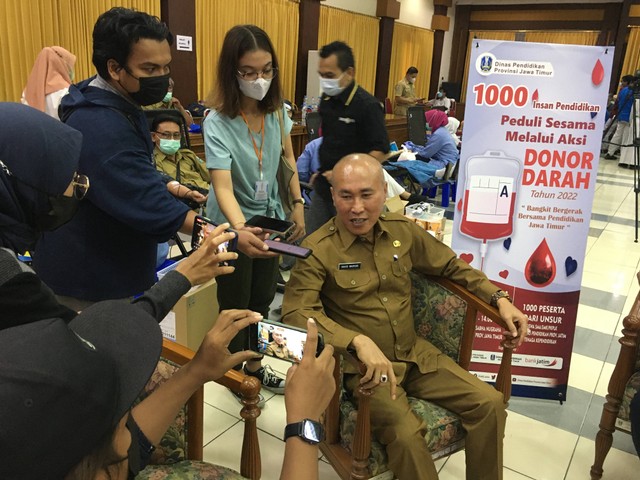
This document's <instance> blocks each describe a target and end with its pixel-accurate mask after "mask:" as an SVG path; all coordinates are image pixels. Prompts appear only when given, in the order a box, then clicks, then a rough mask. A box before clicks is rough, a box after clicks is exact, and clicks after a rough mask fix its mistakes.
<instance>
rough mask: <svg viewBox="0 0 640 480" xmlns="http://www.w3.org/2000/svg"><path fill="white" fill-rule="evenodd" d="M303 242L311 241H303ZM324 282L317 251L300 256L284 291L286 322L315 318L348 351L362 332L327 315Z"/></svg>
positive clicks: (330, 339) (337, 345)
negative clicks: (345, 326)
mask: <svg viewBox="0 0 640 480" xmlns="http://www.w3.org/2000/svg"><path fill="white" fill-rule="evenodd" d="M418 228H419V227H418ZM434 240H435V239H434ZM303 246H309V245H305V243H303ZM324 282H325V269H324V267H323V266H322V262H321V261H320V260H319V259H318V258H317V257H316V256H315V254H312V255H311V256H310V257H309V258H307V259H301V258H299V259H298V260H296V266H295V267H294V269H293V270H292V271H291V277H290V278H289V281H288V282H287V288H286V289H285V292H284V298H283V301H282V322H283V323H287V324H290V325H294V326H296V327H300V328H304V327H305V325H306V322H307V319H309V318H314V319H315V320H316V323H317V324H318V329H319V330H320V332H321V333H322V335H324V342H325V344H331V345H333V346H334V347H335V348H336V349H337V350H338V351H346V349H347V348H348V347H349V345H350V344H351V341H352V340H353V338H354V337H355V336H357V335H358V334H359V333H358V332H356V331H353V330H349V329H348V328H344V327H342V326H341V325H340V324H338V323H336V322H334V321H333V320H332V319H331V318H329V317H328V316H327V314H326V313H325V311H324V307H323V305H322V301H321V300H320V291H321V290H322V285H323V284H324Z"/></svg>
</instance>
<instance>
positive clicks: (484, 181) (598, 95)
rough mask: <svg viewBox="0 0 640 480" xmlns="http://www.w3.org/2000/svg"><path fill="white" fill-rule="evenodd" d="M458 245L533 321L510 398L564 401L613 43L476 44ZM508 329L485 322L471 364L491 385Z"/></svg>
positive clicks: (460, 189)
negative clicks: (599, 45)
mask: <svg viewBox="0 0 640 480" xmlns="http://www.w3.org/2000/svg"><path fill="white" fill-rule="evenodd" d="M471 48H472V52H471V56H470V57H471V59H470V66H469V78H468V88H467V94H466V107H465V118H464V129H463V136H462V151H461V156H460V168H459V171H458V187H457V196H456V198H457V203H456V213H455V215H454V226H453V239H452V246H453V249H454V250H455V251H456V253H457V254H458V255H459V257H460V258H462V259H463V260H465V261H467V262H468V263H469V264H471V265H472V266H474V267H476V268H478V269H481V270H482V271H483V272H484V273H485V274H486V275H487V276H488V277H489V279H490V280H491V281H493V282H494V283H495V284H497V285H499V286H501V287H502V288H503V289H504V290H506V291H508V292H509V294H510V295H511V298H512V299H513V302H514V304H515V305H516V306H517V307H518V308H519V309H520V310H522V311H523V312H524V313H526V314H527V315H528V316H529V322H530V323H529V332H530V333H529V335H528V337H527V339H526V342H525V343H524V344H523V345H522V346H521V347H520V348H518V349H517V351H516V352H515V353H514V355H513V363H512V382H513V394H514V395H519V396H529V397H537V398H545V399H556V400H561V401H562V400H565V399H566V393H567V384H568V378H569V364H570V360H571V350H572V347H573V337H574V330H575V323H576V314H577V310H578V302H579V298H580V284H581V279H582V271H583V265H584V257H585V250H586V245H587V235H588V232H589V220H590V217H591V206H592V203H593V195H594V190H595V185H596V175H597V172H598V160H599V152H600V141H601V136H602V129H603V126H604V117H605V105H606V101H607V92H608V87H609V76H610V72H611V64H612V60H613V49H612V48H611V47H585V46H577V45H550V44H540V43H525V42H504V41H491V40H474V41H473V44H472V47H471ZM501 339H502V329H501V328H500V327H498V326H497V325H496V324H494V323H493V322H491V321H490V320H488V319H486V318H481V319H480V321H479V323H478V329H477V331H476V337H475V340H474V350H473V355H472V364H471V371H472V372H473V373H475V374H476V375H478V377H479V378H481V379H483V380H486V381H489V382H491V381H494V380H495V375H496V373H497V371H498V366H499V363H500V359H501V348H502V347H501V346H500V340H501Z"/></svg>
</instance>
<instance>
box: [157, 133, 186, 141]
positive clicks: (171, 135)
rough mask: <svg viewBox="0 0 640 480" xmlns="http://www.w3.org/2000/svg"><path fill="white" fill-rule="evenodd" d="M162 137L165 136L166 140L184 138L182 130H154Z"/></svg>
mask: <svg viewBox="0 0 640 480" xmlns="http://www.w3.org/2000/svg"><path fill="white" fill-rule="evenodd" d="M154 133H155V134H156V135H158V136H159V137H160V138H164V139H165V140H180V139H181V138H182V133H180V132H154Z"/></svg>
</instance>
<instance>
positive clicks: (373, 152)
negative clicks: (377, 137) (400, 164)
mask: <svg viewBox="0 0 640 480" xmlns="http://www.w3.org/2000/svg"><path fill="white" fill-rule="evenodd" d="M369 155H371V156H372V157H373V158H375V159H376V160H378V161H379V162H380V163H382V162H384V161H385V160H387V158H388V155H387V154H386V153H384V152H381V151H380V150H371V151H370V152H369Z"/></svg>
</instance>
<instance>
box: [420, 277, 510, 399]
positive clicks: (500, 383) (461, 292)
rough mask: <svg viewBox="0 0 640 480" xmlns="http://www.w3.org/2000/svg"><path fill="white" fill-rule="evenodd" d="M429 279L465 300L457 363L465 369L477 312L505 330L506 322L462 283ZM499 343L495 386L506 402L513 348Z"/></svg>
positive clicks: (496, 310)
mask: <svg viewBox="0 0 640 480" xmlns="http://www.w3.org/2000/svg"><path fill="white" fill-rule="evenodd" d="M429 279H430V280H431V281H433V282H436V283H439V284H440V285H442V286H443V287H445V288H446V289H447V290H449V291H451V292H453V293H455V294H456V295H458V296H459V297H460V298H462V299H463V300H464V301H465V302H467V312H466V315H465V319H464V329H463V333H462V345H461V346H460V358H459V361H458V363H459V364H460V366H461V367H462V368H464V369H465V370H469V364H470V363H471V352H472V349H473V339H474V338H475V330H476V323H477V318H478V313H481V314H482V315H484V316H486V317H487V318H488V319H490V320H492V321H493V322H494V323H496V324H497V325H499V326H500V327H502V328H503V329H505V330H506V329H507V323H506V322H505V321H504V320H503V319H502V317H501V316H500V312H499V311H498V309H497V308H496V307H494V306H493V305H490V304H488V303H487V302H485V301H484V300H482V299H480V298H479V297H477V296H476V295H474V294H473V293H471V292H470V291H469V290H467V289H466V288H465V287H463V286H462V285H458V284H457V283H455V282H453V281H451V280H449V279H446V278H442V277H431V276H430V277H429ZM501 345H502V348H503V351H502V360H501V361H500V368H499V370H498V376H497V377H496V382H495V388H496V390H498V391H499V392H502V395H503V396H504V401H505V402H508V401H509V399H510V398H511V358H512V356H513V349H512V348H509V347H507V346H505V342H504V341H503V342H502V343H501Z"/></svg>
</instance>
